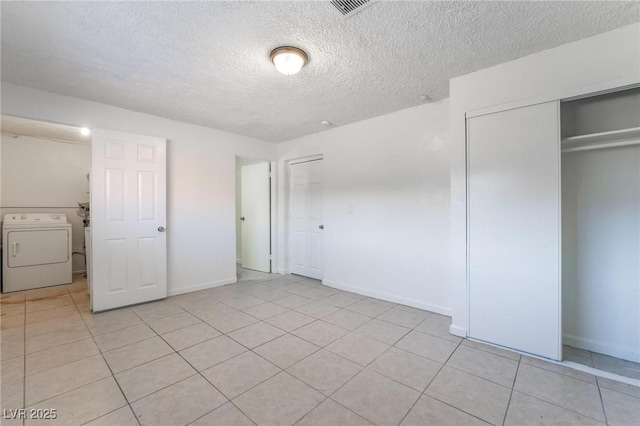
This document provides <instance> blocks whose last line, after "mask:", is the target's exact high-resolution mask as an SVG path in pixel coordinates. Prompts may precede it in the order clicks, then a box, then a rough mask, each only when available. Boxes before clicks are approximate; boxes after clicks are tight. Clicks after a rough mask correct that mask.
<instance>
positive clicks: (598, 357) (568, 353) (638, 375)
mask: <svg viewBox="0 0 640 426" xmlns="http://www.w3.org/2000/svg"><path fill="white" fill-rule="evenodd" d="M563 350H564V353H563V356H564V358H565V359H566V360H568V361H573V362H576V363H578V364H582V365H586V366H587V367H593V368H597V369H598V370H603V371H608V372H609V373H613V374H618V375H620V376H625V377H629V378H630V379H636V380H640V364H638V363H637V362H633V361H627V360H624V359H620V358H614V357H611V356H608V355H603V354H600V353H597V352H592V351H588V350H585V349H579V348H574V347H573V346H568V345H564V347H563Z"/></svg>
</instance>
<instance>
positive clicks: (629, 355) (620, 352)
mask: <svg viewBox="0 0 640 426" xmlns="http://www.w3.org/2000/svg"><path fill="white" fill-rule="evenodd" d="M562 343H564V344H565V345H569V346H573V347H574V348H578V349H586V350H588V351H593V352H597V353H599V354H604V355H609V356H612V357H615V358H620V359H626V360H627V361H633V362H640V353H638V352H634V351H629V350H626V349H621V348H617V347H614V346H610V345H604V344H602V343H599V342H594V341H593V340H589V339H584V338H581V337H577V336H572V335H570V334H564V335H563V336H562Z"/></svg>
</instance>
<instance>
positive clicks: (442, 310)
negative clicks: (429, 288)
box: [322, 280, 451, 317]
mask: <svg viewBox="0 0 640 426" xmlns="http://www.w3.org/2000/svg"><path fill="white" fill-rule="evenodd" d="M322 284H324V285H326V286H328V287H333V288H337V289H339V290H345V291H350V292H352V293H357V294H361V295H363V296H369V297H375V298H376V299H382V300H386V301H387V302H393V303H399V304H401V305H405V306H410V307H412V308H417V309H422V310H425V311H430V312H435V313H436V314H440V315H446V316H448V317H450V316H451V308H447V307H444V306H438V305H432V304H429V303H422V302H418V301H416V300H413V299H408V298H405V297H400V296H396V295H393V294H389V293H385V292H382V291H375V290H369V289H365V288H361V287H354V286H350V285H347V284H342V283H337V282H335V281H330V280H322Z"/></svg>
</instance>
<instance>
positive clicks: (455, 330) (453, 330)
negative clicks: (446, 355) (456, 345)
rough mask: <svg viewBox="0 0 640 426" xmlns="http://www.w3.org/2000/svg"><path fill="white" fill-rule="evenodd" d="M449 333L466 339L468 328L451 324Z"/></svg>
mask: <svg viewBox="0 0 640 426" xmlns="http://www.w3.org/2000/svg"><path fill="white" fill-rule="evenodd" d="M449 333H450V334H453V335H454V336H458V337H462V338H463V339H465V338H466V337H467V329H466V328H463V327H458V326H456V325H453V324H451V325H450V326H449Z"/></svg>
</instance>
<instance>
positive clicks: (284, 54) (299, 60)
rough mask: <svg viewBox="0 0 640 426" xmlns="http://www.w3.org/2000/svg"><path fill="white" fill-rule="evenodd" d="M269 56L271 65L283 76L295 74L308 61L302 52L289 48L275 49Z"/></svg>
mask: <svg viewBox="0 0 640 426" xmlns="http://www.w3.org/2000/svg"><path fill="white" fill-rule="evenodd" d="M270 56H271V62H273V65H275V66H276V69H277V70H278V71H280V72H281V73H282V74H284V75H294V74H297V73H298V72H299V71H300V70H301V69H302V67H304V66H305V65H306V64H307V62H308V61H309V58H308V57H307V54H306V53H305V52H304V51H303V50H301V49H298V48H297V47H291V46H282V47H277V48H275V49H273V50H272V51H271V55H270Z"/></svg>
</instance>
